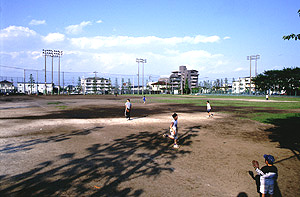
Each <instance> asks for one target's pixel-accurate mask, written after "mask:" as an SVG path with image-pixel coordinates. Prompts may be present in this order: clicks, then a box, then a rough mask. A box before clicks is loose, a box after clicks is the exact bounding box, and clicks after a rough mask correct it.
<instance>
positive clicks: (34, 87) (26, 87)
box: [18, 82, 52, 94]
mask: <svg viewBox="0 0 300 197" xmlns="http://www.w3.org/2000/svg"><path fill="white" fill-rule="evenodd" d="M46 86H47V87H46V88H45V83H24V82H18V93H24V94H36V93H45V89H47V94H50V93H51V92H52V85H51V83H47V84H46Z"/></svg>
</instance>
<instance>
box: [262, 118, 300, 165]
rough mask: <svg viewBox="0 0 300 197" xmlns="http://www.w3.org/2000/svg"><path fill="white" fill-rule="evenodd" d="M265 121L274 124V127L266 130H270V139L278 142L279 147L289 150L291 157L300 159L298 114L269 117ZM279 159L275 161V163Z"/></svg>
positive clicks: (299, 123) (299, 120)
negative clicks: (286, 116)
mask: <svg viewBox="0 0 300 197" xmlns="http://www.w3.org/2000/svg"><path fill="white" fill-rule="evenodd" d="M267 123H270V124H273V125H275V127H273V128H270V129H267V130H266V131H268V132H270V134H269V138H270V139H271V141H272V142H278V143H279V148H286V149H289V150H291V151H292V152H293V153H294V156H293V157H296V158H297V159H298V160H299V161H300V132H299V128H300V114H299V115H298V116H294V117H289V118H286V119H269V120H267ZM293 157H289V158H286V159H290V158H293ZM286 159H283V160H286ZM283 160H281V161H283ZM281 161H276V163H279V162H281Z"/></svg>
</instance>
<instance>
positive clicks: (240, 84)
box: [232, 77, 255, 94]
mask: <svg viewBox="0 0 300 197" xmlns="http://www.w3.org/2000/svg"><path fill="white" fill-rule="evenodd" d="M251 78H252V77H251ZM249 90H250V77H241V78H239V79H238V80H236V81H233V82H232V93H233V94H242V93H249ZM254 92H255V84H254V83H253V81H252V80H251V93H252V94H253V93H254Z"/></svg>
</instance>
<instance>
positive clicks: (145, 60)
mask: <svg viewBox="0 0 300 197" xmlns="http://www.w3.org/2000/svg"><path fill="white" fill-rule="evenodd" d="M141 60H142V63H143V80H142V81H143V84H142V95H144V85H145V84H144V65H145V64H146V63H147V59H141Z"/></svg>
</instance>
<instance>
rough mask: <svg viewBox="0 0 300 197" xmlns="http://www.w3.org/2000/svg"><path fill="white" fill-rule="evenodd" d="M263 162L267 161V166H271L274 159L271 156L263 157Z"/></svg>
mask: <svg viewBox="0 0 300 197" xmlns="http://www.w3.org/2000/svg"><path fill="white" fill-rule="evenodd" d="M264 158H265V160H267V161H268V163H269V164H273V163H274V161H275V159H274V157H273V156H272V155H264Z"/></svg>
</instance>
